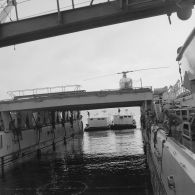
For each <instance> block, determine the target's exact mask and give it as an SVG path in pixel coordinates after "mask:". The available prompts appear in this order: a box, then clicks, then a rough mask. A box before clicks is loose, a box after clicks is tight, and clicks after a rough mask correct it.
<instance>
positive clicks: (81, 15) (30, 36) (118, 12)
mask: <svg viewBox="0 0 195 195" xmlns="http://www.w3.org/2000/svg"><path fill="white" fill-rule="evenodd" d="M131 2H133V4H132V3H131ZM139 2H145V3H140V4H139ZM176 10H177V6H176V4H175V0H151V1H144V0H136V1H135V0H133V1H127V0H117V1H112V2H106V3H101V4H97V5H93V6H87V7H83V8H78V9H73V10H68V11H62V12H58V13H52V14H48V15H43V16H39V17H34V18H29V19H25V20H19V21H16V22H10V23H4V24H1V25H0V47H4V46H9V45H13V44H19V43H24V42H28V41H34V40H38V39H43V38H47V37H52V36H57V35H62V34H67V33H72V32H77V31H82V30H86V29H92V28H96V27H101V26H106V25H111V24H116V23H121V22H126V21H132V20H136V19H141V18H147V17H152V16H157V15H162V14H170V13H172V12H175V11H176Z"/></svg>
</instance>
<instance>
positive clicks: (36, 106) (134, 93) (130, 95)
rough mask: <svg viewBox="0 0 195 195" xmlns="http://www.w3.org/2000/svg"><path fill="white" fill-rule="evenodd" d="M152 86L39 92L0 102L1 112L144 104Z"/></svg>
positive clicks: (151, 94)
mask: <svg viewBox="0 0 195 195" xmlns="http://www.w3.org/2000/svg"><path fill="white" fill-rule="evenodd" d="M152 99H153V93H152V90H151V88H138V89H126V90H111V91H110V90H108V91H105V90H104V91H94V92H85V91H78V92H75V93H72V92H64V93H54V94H39V95H35V96H29V98H26V96H24V98H22V96H21V97H20V99H14V100H10V101H2V102H0V112H3V111H18V110H43V109H47V110H51V109H59V110H60V109H69V110H71V109H73V110H74V109H75V110H77V109H79V110H89V109H101V108H114V107H127V106H129V107H130V106H142V105H143V102H145V101H148V102H151V101H152Z"/></svg>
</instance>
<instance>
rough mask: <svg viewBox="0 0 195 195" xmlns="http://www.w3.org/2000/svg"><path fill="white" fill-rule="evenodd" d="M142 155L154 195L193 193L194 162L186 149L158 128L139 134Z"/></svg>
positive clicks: (194, 190)
mask: <svg viewBox="0 0 195 195" xmlns="http://www.w3.org/2000/svg"><path fill="white" fill-rule="evenodd" d="M143 139H144V143H145V152H146V155H147V161H148V165H149V168H150V172H151V178H152V179H151V182H152V185H153V191H154V194H155V195H175V194H177V195H183V194H185V195H191V194H194V192H195V185H194V183H195V160H194V157H193V156H194V155H193V154H192V152H191V151H189V150H188V149H187V148H185V147H184V146H182V145H181V144H179V143H178V142H177V141H176V140H174V138H172V137H166V135H165V133H164V131H163V130H162V129H160V128H158V127H157V126H156V127H152V128H151V131H150V130H143Z"/></svg>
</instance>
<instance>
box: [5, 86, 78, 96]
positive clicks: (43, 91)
mask: <svg viewBox="0 0 195 195" xmlns="http://www.w3.org/2000/svg"><path fill="white" fill-rule="evenodd" d="M80 87H81V85H65V86H55V87H43V88H34V89H24V90H15V91H8V92H7V94H8V95H9V96H10V97H11V98H14V97H17V96H27V95H38V94H50V93H59V92H65V91H67V88H74V90H73V91H78V90H80Z"/></svg>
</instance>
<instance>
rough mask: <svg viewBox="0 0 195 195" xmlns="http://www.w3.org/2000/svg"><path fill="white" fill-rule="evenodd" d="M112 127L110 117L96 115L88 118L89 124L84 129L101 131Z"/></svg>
mask: <svg viewBox="0 0 195 195" xmlns="http://www.w3.org/2000/svg"><path fill="white" fill-rule="evenodd" d="M108 129H110V118H109V117H96V118H95V117H94V118H88V119H87V125H86V127H85V129H84V131H97V130H98V131H101V130H108Z"/></svg>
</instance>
